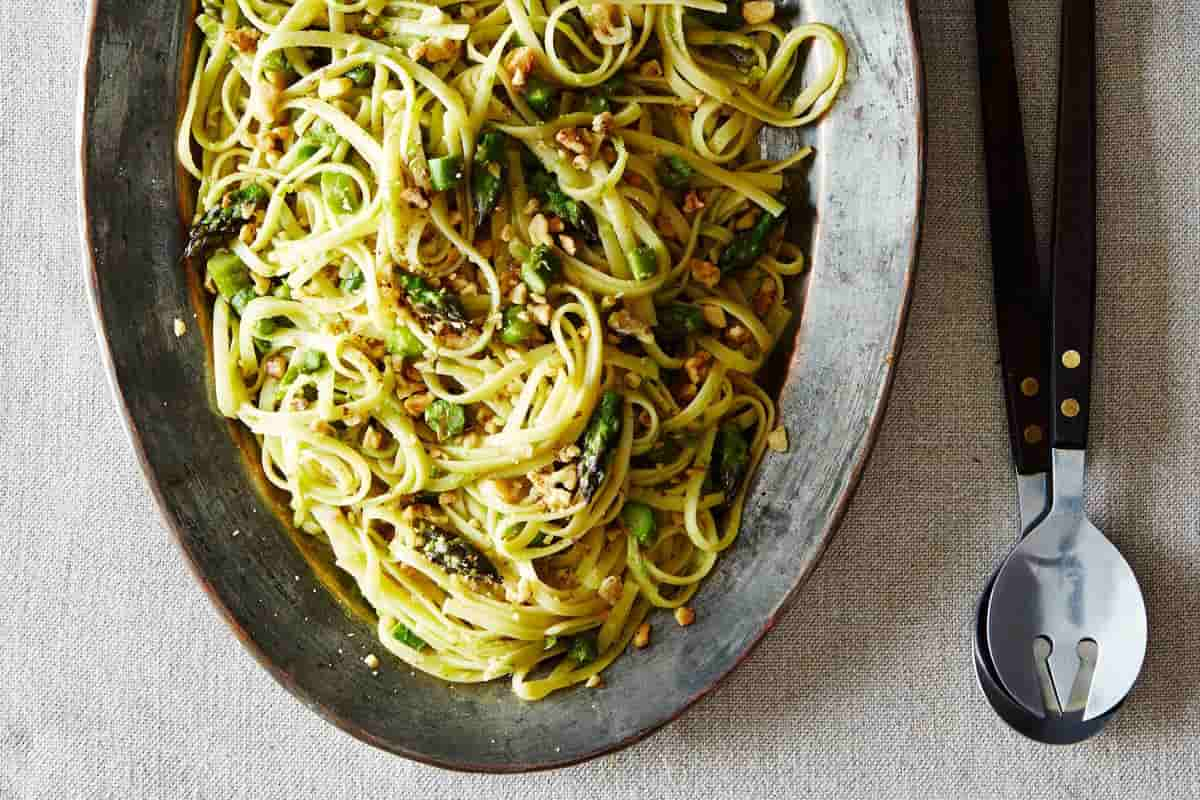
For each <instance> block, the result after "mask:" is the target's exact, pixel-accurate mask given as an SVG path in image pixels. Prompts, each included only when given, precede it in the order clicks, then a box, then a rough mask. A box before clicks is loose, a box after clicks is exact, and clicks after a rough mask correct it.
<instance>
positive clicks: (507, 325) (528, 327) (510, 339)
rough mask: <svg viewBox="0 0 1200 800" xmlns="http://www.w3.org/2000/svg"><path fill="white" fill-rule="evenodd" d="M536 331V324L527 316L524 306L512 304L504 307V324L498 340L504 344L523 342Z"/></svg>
mask: <svg viewBox="0 0 1200 800" xmlns="http://www.w3.org/2000/svg"><path fill="white" fill-rule="evenodd" d="M535 333H537V325H536V324H535V323H534V321H533V320H531V319H530V318H529V312H528V311H527V310H526V309H525V306H520V305H512V306H509V307H508V308H506V309H504V325H503V326H502V327H501V329H500V341H502V342H504V343H505V344H511V345H518V344H525V342H527V341H529V339H530V338H531V337H532V336H533V335H534V334H535Z"/></svg>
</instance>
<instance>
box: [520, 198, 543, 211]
mask: <svg viewBox="0 0 1200 800" xmlns="http://www.w3.org/2000/svg"><path fill="white" fill-rule="evenodd" d="M541 207H542V204H541V203H539V202H538V199H537V198H536V197H531V198H529V200H528V201H527V202H526V203H525V208H523V209H522V211H524V212H525V213H526V214H536V213H537V212H538V209H539V208H541Z"/></svg>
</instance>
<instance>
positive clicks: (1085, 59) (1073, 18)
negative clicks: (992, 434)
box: [1051, 0, 1096, 449]
mask: <svg viewBox="0 0 1200 800" xmlns="http://www.w3.org/2000/svg"><path fill="white" fill-rule="evenodd" d="M1095 19H1096V17H1095V3H1094V0H1063V13H1062V50H1061V53H1060V65H1059V80H1058V151H1057V157H1058V161H1057V164H1058V166H1057V169H1056V172H1055V179H1054V233H1053V237H1054V238H1053V245H1052V248H1051V251H1052V259H1053V261H1052V270H1053V278H1052V280H1051V297H1052V302H1053V318H1054V323H1053V327H1054V354H1053V358H1052V360H1051V364H1052V379H1051V384H1052V396H1053V402H1054V408H1053V414H1054V424H1053V431H1054V433H1053V445H1054V447H1056V448H1064V449H1083V448H1084V447H1085V446H1086V445H1087V428H1088V416H1089V412H1090V411H1091V376H1092V327H1093V323H1094V318H1095V311H1096V309H1095V306H1096V31H1095V27H1096V26H1095Z"/></svg>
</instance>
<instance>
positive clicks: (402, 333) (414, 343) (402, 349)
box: [387, 325, 425, 358]
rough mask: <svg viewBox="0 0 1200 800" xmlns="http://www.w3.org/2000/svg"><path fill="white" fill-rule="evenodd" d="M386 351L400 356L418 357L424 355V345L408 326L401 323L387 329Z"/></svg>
mask: <svg viewBox="0 0 1200 800" xmlns="http://www.w3.org/2000/svg"><path fill="white" fill-rule="evenodd" d="M387 351H388V352H389V353H391V354H392V355H394V356H400V357H401V358H420V357H421V356H423V355H425V345H423V344H421V340H420V339H418V338H417V337H416V335H415V334H413V332H412V331H410V330H409V329H408V328H406V327H404V326H403V325H401V326H400V327H398V328H396V329H395V330H391V331H388V334H387Z"/></svg>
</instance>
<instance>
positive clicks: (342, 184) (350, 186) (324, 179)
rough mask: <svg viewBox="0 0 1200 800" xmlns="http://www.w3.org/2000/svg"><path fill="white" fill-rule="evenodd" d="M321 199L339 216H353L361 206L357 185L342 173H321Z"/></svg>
mask: <svg viewBox="0 0 1200 800" xmlns="http://www.w3.org/2000/svg"><path fill="white" fill-rule="evenodd" d="M321 197H323V198H324V199H325V204H326V205H328V206H329V207H330V208H332V209H333V210H334V211H335V212H337V213H339V214H353V213H354V212H355V211H358V208H359V206H360V205H362V200H361V199H360V198H359V194H358V184H357V183H355V182H354V179H353V178H351V177H350V176H349V175H346V174H345V173H343V172H323V173H321Z"/></svg>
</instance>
